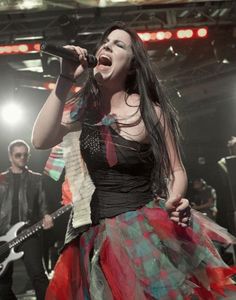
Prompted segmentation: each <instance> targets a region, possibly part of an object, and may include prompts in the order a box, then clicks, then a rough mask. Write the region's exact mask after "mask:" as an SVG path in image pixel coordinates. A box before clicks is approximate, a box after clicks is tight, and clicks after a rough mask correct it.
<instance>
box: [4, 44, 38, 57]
mask: <svg viewBox="0 0 236 300" xmlns="http://www.w3.org/2000/svg"><path fill="white" fill-rule="evenodd" d="M39 50H40V43H31V44H26V43H25V44H13V45H0V55H15V54H25V53H36V52H39Z"/></svg>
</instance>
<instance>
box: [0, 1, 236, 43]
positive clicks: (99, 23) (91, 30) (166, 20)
mask: <svg viewBox="0 0 236 300" xmlns="http://www.w3.org/2000/svg"><path fill="white" fill-rule="evenodd" d="M49 2H50V1H49ZM69 2H70V1H69ZM71 2H73V1H71ZM62 4H63V2H59V3H58V5H59V7H60V5H62ZM55 5H56V4H55ZM69 6H70V5H68V6H67V7H63V9H61V7H60V9H56V10H44V11H35V12H29V11H26V10H22V11H21V12H19V11H18V12H15V13H8V14H6V13H5V14H2V13H1V14H0V16H1V18H0V43H1V44H4V43H5V44H7V43H12V42H13V43H14V42H15V40H20V39H23V38H24V39H26V40H27V37H29V38H32V37H37V36H41V37H43V38H46V39H47V40H51V41H66V39H67V37H66V36H65V34H63V33H62V30H61V28H60V24H59V17H60V16H61V15H66V16H67V17H68V18H70V19H72V20H73V24H74V26H75V28H76V31H77V36H76V37H75V40H76V39H77V38H78V39H80V38H82V39H83V40H85V41H86V42H89V41H90V42H91V43H94V42H96V39H95V38H94V37H95V36H96V35H97V36H99V35H100V34H101V33H102V32H103V30H104V28H106V27H107V26H109V25H110V24H111V23H112V22H114V21H123V22H126V23H127V24H128V25H129V26H130V27H133V28H135V29H137V30H147V29H149V30H151V29H158V28H165V29H167V28H177V27H186V26H203V25H205V26H216V25H227V24H228V25H229V24H235V23H236V3H235V1H218V2H206V1H204V2H200V3H190V4H184V5H177V4H175V5H165V6H163V5H141V6H122V7H104V8H79V9H78V8H76V9H69V8H68V7H69Z"/></svg>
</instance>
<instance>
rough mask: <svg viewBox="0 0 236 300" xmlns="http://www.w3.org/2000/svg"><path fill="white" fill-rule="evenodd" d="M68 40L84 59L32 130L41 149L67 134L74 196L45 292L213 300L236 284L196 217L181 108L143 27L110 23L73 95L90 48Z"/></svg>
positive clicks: (68, 69)
mask: <svg viewBox="0 0 236 300" xmlns="http://www.w3.org/2000/svg"><path fill="white" fill-rule="evenodd" d="M66 48H68V49H69V50H71V51H73V52H74V54H75V55H77V56H78V58H79V60H80V65H79V66H78V64H75V63H72V62H70V61H66V60H63V61H62V65H61V74H60V75H59V77H58V80H57V83H56V86H55V89H54V90H53V91H52V93H51V94H50V95H49V97H48V99H47V100H46V103H45V104H44V106H43V108H42V109H41V111H40V113H39V115H38V117H37V119H36V121H35V124H34V128H33V133H32V143H33V145H34V146H35V147H36V148H38V149H47V148H50V147H53V146H55V145H57V144H59V143H61V142H62V141H63V143H62V147H63V158H64V161H65V164H66V179H67V180H68V186H69V188H70V189H69V190H70V192H71V199H72V201H73V212H72V215H71V220H70V222H69V224H68V231H67V236H66V241H65V247H64V250H63V252H62V254H61V256H60V258H59V260H58V263H57V264H56V267H55V273H54V276H53V278H52V280H51V282H50V285H49V288H48V290H47V294H46V299H47V300H65V299H67V300H75V299H80V300H85V299H89V300H113V299H120V300H124V299H133V300H141V299H142V300H148V299H153V300H154V299H159V300H170V299H172V300H177V299H193V298H191V297H198V296H199V295H205V296H204V297H202V298H201V299H206V300H209V299H210V298H213V296H214V295H215V294H217V290H220V291H221V290H224V289H225V288H227V287H228V286H230V288H231V287H232V282H231V281H230V279H229V278H228V277H227V278H226V277H225V276H224V275H223V274H224V271H225V270H226V271H227V272H228V269H229V268H228V267H227V266H225V264H224V263H223V261H222V260H221V258H220V256H219V255H218V254H217V251H216V250H215V248H214V247H213V246H210V245H211V244H212V243H211V241H210V239H209V238H208V230H209V228H208V229H206V228H205V227H204V223H202V222H201V221H200V220H199V217H198V219H196V218H195V216H194V214H192V217H191V211H190V207H189V202H188V200H187V199H186V198H185V191H186V187H187V176H186V172H185V168H184V166H183V164H182V161H181V157H180V150H179V142H178V141H179V129H178V122H177V116H176V113H175V110H174V108H173V107H172V105H171V103H170V101H169V100H168V99H167V97H166V96H165V95H164V93H163V90H162V88H161V86H160V82H159V81H158V80H157V78H156V75H155V73H154V70H153V68H152V66H151V62H150V59H149V57H148V54H147V51H146V49H145V47H144V45H143V43H142V41H141V40H140V38H139V37H138V35H137V33H136V32H134V31H133V30H131V29H129V28H127V27H126V26H125V25H124V24H120V23H119V24H115V25H112V26H111V27H109V28H108V29H107V30H105V32H104V34H103V36H102V38H101V41H100V42H99V43H98V45H97V47H96V51H95V55H96V58H97V60H98V63H97V65H96V66H95V67H94V68H93V69H91V70H90V72H89V73H88V79H87V80H86V82H85V84H84V86H83V87H82V89H81V90H80V91H79V93H78V94H76V95H75V96H74V97H72V98H71V99H69V100H68V98H67V97H68V94H69V91H70V90H71V87H72V85H73V84H76V81H77V80H78V79H80V78H81V76H82V75H83V74H84V73H85V71H86V70H87V68H88V64H87V50H86V49H84V48H81V47H79V46H72V45H71V46H66ZM67 100H68V102H67ZM66 102H67V103H66ZM67 194H68V195H69V194H70V193H69V192H68V193H67ZM190 217H191V218H190ZM212 223H213V222H212ZM219 234H220V233H219ZM220 235H221V234H220ZM216 236H219V235H216ZM225 238H226V239H227V235H225ZM216 269H217V271H218V272H221V273H220V274H222V276H220V280H218V278H219V277H218V276H216ZM220 270H221V271H220ZM235 271H236V270H234V269H230V271H229V274H231V273H233V272H235ZM230 293H231V292H230ZM234 296H235V294H234ZM232 299H233V298H232Z"/></svg>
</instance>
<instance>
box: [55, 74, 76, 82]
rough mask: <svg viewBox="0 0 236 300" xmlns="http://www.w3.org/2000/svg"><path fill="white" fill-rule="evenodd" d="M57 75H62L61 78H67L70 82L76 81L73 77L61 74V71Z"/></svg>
mask: <svg viewBox="0 0 236 300" xmlns="http://www.w3.org/2000/svg"><path fill="white" fill-rule="evenodd" d="M59 77H62V78H64V79H67V80H69V81H70V82H73V83H75V82H76V80H75V79H74V78H73V77H71V76H67V75H65V74H62V73H60V75H59Z"/></svg>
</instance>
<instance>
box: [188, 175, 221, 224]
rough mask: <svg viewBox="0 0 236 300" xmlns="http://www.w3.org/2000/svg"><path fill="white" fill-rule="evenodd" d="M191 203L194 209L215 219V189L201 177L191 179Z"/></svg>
mask: <svg viewBox="0 0 236 300" xmlns="http://www.w3.org/2000/svg"><path fill="white" fill-rule="evenodd" d="M191 205H192V207H193V208H194V209H196V210H198V211H200V212H202V213H203V214H204V215H206V216H208V217H209V218H211V219H213V220H215V218H216V213H217V208H216V191H215V189H214V188H213V187H211V186H210V185H208V184H207V183H206V182H205V180H203V179H202V178H196V179H195V180H194V181H193V191H192V196H191Z"/></svg>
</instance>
